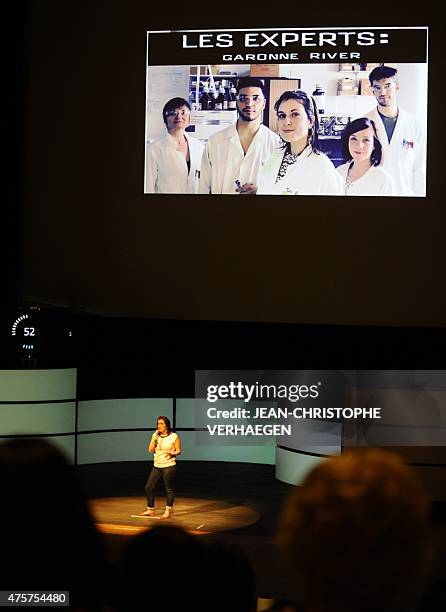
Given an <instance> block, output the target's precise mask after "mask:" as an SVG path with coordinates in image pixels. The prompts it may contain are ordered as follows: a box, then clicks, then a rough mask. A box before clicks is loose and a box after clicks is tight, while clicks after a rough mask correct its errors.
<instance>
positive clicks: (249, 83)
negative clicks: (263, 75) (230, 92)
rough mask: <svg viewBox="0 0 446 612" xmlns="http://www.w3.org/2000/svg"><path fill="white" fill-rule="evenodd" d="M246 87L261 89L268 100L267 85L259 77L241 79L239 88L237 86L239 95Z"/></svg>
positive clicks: (238, 82)
mask: <svg viewBox="0 0 446 612" xmlns="http://www.w3.org/2000/svg"><path fill="white" fill-rule="evenodd" d="M245 87H260V89H261V90H262V93H263V96H264V97H265V98H266V95H265V85H264V84H263V83H262V81H261V80H260V79H258V78H257V77H240V78H239V80H238V81H237V86H236V89H237V93H238V92H239V91H240V90H241V89H244V88H245Z"/></svg>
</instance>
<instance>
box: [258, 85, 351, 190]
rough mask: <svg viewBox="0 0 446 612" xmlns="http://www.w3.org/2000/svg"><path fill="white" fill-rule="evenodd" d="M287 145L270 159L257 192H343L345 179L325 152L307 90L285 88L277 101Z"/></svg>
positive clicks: (279, 117) (278, 115)
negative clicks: (323, 151)
mask: <svg viewBox="0 0 446 612" xmlns="http://www.w3.org/2000/svg"><path fill="white" fill-rule="evenodd" d="M274 110H275V111H276V113H277V119H278V123H279V134H280V136H281V138H282V141H283V147H282V148H281V149H278V151H277V152H274V153H272V155H271V156H270V157H269V158H268V159H267V160H266V162H265V165H264V166H263V168H262V172H261V175H260V180H259V188H258V190H257V194H260V195H265V194H271V195H342V181H341V180H340V176H339V174H338V173H337V172H336V169H335V167H334V165H333V164H332V162H331V161H330V159H329V158H328V157H327V156H326V155H324V153H321V152H320V150H319V143H318V137H317V129H318V119H317V109H316V105H315V103H314V101H313V99H312V98H310V97H309V96H308V95H307V94H306V93H305V92H304V91H301V90H298V91H285V92H284V93H283V94H282V95H281V96H280V98H279V99H278V100H277V102H276V103H275V104H274Z"/></svg>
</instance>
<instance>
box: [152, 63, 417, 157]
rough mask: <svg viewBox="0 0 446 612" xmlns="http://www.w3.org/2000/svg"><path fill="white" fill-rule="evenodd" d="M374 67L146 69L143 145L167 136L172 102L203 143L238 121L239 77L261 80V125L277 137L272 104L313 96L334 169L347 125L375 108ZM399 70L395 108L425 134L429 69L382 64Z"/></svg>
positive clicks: (324, 147) (324, 148)
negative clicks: (186, 106)
mask: <svg viewBox="0 0 446 612" xmlns="http://www.w3.org/2000/svg"><path fill="white" fill-rule="evenodd" d="M378 65H379V64H378V63H368V64H356V63H343V64H251V65H250V64H233V65H227V64H225V65H202V66H192V65H184V66H148V68H147V90H146V91H147V96H146V100H147V104H146V144H150V143H151V142H153V141H155V140H157V139H158V138H159V137H161V136H163V135H164V134H165V126H164V122H163V118H162V109H163V106H164V104H165V103H166V102H167V101H168V100H169V99H171V98H173V97H181V98H184V99H186V100H188V101H189V103H190V105H191V108H192V114H191V123H190V126H189V127H188V128H187V131H188V132H189V133H190V134H191V135H193V136H195V137H196V138H199V139H200V140H202V141H203V142H206V141H207V139H208V138H209V137H210V136H211V135H212V134H214V133H215V132H217V131H219V130H222V129H224V128H226V127H228V125H230V124H231V123H233V122H234V121H235V120H236V119H237V112H236V103H235V93H236V91H235V86H236V83H237V79H238V78H239V77H242V76H255V77H259V78H260V79H262V81H263V82H264V84H265V89H266V93H267V106H266V108H265V112H264V117H263V123H264V124H265V125H266V126H268V127H269V128H270V129H272V130H273V131H275V132H277V131H278V129H277V123H276V113H275V111H274V103H275V101H276V100H277V99H278V98H279V96H280V95H281V93H282V92H283V91H287V90H296V89H303V90H304V91H305V92H306V93H308V94H312V95H313V97H314V100H315V102H316V106H317V108H318V113H319V143H320V147H321V150H322V151H323V152H324V153H325V154H326V155H328V157H329V158H330V159H331V161H332V162H333V164H334V165H335V166H339V165H341V164H342V163H344V161H345V160H344V159H343V157H342V153H341V137H342V132H343V131H344V129H345V127H346V125H347V124H348V122H349V121H350V120H352V119H355V118H357V117H360V116H363V115H365V114H366V113H367V112H369V111H370V110H372V109H373V108H374V107H375V106H376V100H375V98H374V96H373V94H372V91H371V88H370V83H369V78H368V77H369V74H370V72H371V71H372V70H373V68H375V67H376V66H378ZM386 65H388V66H393V67H394V68H396V69H397V70H398V79H399V83H400V90H399V92H398V105H399V106H400V107H401V108H403V109H404V110H406V111H408V112H409V113H411V114H413V115H416V116H417V117H418V119H419V121H420V122H421V123H422V125H423V126H424V127H425V128H426V122H427V102H428V83H427V64H422V63H417V64H415V63H386Z"/></svg>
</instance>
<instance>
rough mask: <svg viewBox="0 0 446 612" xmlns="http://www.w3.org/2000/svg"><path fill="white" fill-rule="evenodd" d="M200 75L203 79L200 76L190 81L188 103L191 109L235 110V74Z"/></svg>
mask: <svg viewBox="0 0 446 612" xmlns="http://www.w3.org/2000/svg"><path fill="white" fill-rule="evenodd" d="M191 76H193V75H191ZM202 76H203V80H202V79H201V78H200V80H199V82H198V81H197V77H195V80H191V83H190V84H191V88H190V93H189V103H190V105H191V107H192V109H193V110H203V111H224V110H234V111H235V110H237V106H236V89H235V82H236V78H237V75H236V74H216V75H212V78H211V77H210V76H209V77H206V75H202ZM231 77H232V78H231Z"/></svg>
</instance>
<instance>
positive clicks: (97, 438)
mask: <svg viewBox="0 0 446 612" xmlns="http://www.w3.org/2000/svg"><path fill="white" fill-rule="evenodd" d="M151 434H152V430H150V431H116V432H103V433H94V434H93V433H92V434H79V435H78V437H77V462H78V463H79V464H83V463H108V462H110V461H145V460H147V461H148V462H152V463H153V455H149V453H148V452H147V446H148V444H149V442H150V438H151Z"/></svg>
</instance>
